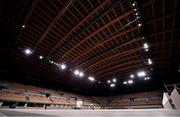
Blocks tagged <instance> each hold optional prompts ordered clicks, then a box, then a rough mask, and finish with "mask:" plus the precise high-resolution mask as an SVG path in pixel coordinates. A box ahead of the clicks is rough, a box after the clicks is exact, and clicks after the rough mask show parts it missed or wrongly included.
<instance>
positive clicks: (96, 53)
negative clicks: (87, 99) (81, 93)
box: [1, 0, 180, 87]
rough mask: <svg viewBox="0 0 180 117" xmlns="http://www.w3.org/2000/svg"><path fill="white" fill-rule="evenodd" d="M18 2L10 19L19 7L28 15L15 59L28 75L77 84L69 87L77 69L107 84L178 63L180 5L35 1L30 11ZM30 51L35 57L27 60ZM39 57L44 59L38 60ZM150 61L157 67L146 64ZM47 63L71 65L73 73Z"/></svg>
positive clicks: (145, 0) (158, 0)
mask: <svg viewBox="0 0 180 117" xmlns="http://www.w3.org/2000/svg"><path fill="white" fill-rule="evenodd" d="M17 1H18V2H17V3H16V2H12V3H13V4H12V6H13V7H12V8H11V12H12V13H11V14H12V15H13V16H14V17H12V18H11V20H12V21H13V19H14V20H15V19H16V18H17V17H16V16H18V17H20V15H19V14H20V11H18V8H19V7H24V8H25V10H26V12H24V14H23V16H22V17H20V18H21V20H19V21H20V23H19V27H18V29H19V30H18V33H17V36H16V41H15V43H14V48H13V49H12V50H11V54H10V57H11V58H13V59H12V61H13V62H14V63H18V64H21V65H20V66H21V68H23V70H24V71H26V72H31V73H35V74H40V75H41V76H42V74H43V76H48V77H47V79H48V78H50V79H51V80H55V81H58V82H61V83H68V84H70V85H74V83H72V82H69V80H70V79H72V78H73V77H74V76H73V73H71V72H72V71H73V70H74V69H80V70H82V71H84V72H85V75H86V76H88V75H93V76H94V77H95V78H96V79H97V81H102V82H103V81H106V80H108V79H111V78H113V77H116V78H117V79H118V80H121V79H122V80H124V79H127V78H128V77H129V75H130V74H131V73H135V72H136V71H137V70H140V69H143V70H146V71H149V72H153V71H151V70H150V69H151V68H156V67H158V68H159V69H162V71H163V70H165V69H167V67H171V66H176V65H178V63H179V62H178V58H179V46H178V43H179V37H180V35H179V22H178V21H179V18H178V16H179V14H180V10H179V4H180V3H179V1H178V0H138V1H135V2H136V4H135V6H133V5H132V4H133V3H134V0H33V1H31V2H28V3H26V6H25V2H24V1H20V0H17ZM2 3H3V2H2ZM4 3H5V1H4ZM27 4H28V5H27ZM16 8H17V9H16ZM2 9H3V8H2ZM19 9H22V8H19ZM134 9H136V10H137V11H135V10H134ZM1 11H3V10H1ZM136 13H138V17H139V18H137V15H136ZM16 20H17V19H16ZM138 24H142V26H138ZM23 25H24V26H25V28H23V27H22V26H23ZM144 43H148V45H149V51H148V52H146V51H145V50H144V48H143V44H144ZM25 48H31V49H32V50H33V54H32V55H31V56H25V55H24V54H23V52H22V51H23V50H24V49H25ZM40 55H42V56H43V57H44V60H39V58H38V57H39V56H40ZM148 58H151V59H152V61H153V65H151V66H150V65H148V64H147V59H148ZM48 60H53V61H55V62H63V63H65V64H67V67H68V71H61V70H60V69H58V68H57V67H56V66H54V65H52V64H50V63H49V62H48ZM13 62H12V64H13ZM49 76H50V77H49ZM76 80H77V79H76ZM76 82H77V83H76V85H80V84H81V82H82V81H81V80H80V81H78V80H77V81H76ZM80 87H81V86H80Z"/></svg>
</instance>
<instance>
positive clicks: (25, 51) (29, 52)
mask: <svg viewBox="0 0 180 117" xmlns="http://www.w3.org/2000/svg"><path fill="white" fill-rule="evenodd" d="M24 53H25V54H26V55H30V54H32V51H31V50H30V49H25V50H24Z"/></svg>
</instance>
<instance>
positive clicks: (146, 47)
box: [107, 1, 152, 87]
mask: <svg viewBox="0 0 180 117" xmlns="http://www.w3.org/2000/svg"><path fill="white" fill-rule="evenodd" d="M132 7H133V10H134V14H135V17H136V19H137V20H138V27H141V26H142V24H141V21H140V13H139V10H138V7H137V2H135V1H134V2H133V4H132ZM142 38H143V39H145V37H142ZM143 48H144V50H145V51H146V52H148V51H149V45H148V44H147V43H144V45H143ZM147 63H148V65H151V64H152V60H151V59H150V58H148V59H147ZM137 76H138V77H139V78H144V80H150V77H148V76H147V73H146V72H145V71H139V72H137ZM130 78H131V79H129V80H126V81H124V82H122V84H123V85H128V84H133V83H134V80H133V79H134V78H135V75H134V74H131V75H130ZM116 81H117V80H116ZM107 83H108V84H109V86H110V87H115V86H116V84H115V83H116V82H113V79H112V81H111V80H107Z"/></svg>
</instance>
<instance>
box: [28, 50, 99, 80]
mask: <svg viewBox="0 0 180 117" xmlns="http://www.w3.org/2000/svg"><path fill="white" fill-rule="evenodd" d="M24 53H25V54H26V55H31V54H32V53H33V52H32V50H31V49H29V48H27V49H25V50H24ZM39 59H40V60H42V59H44V57H43V56H41V55H40V56H39ZM49 63H51V64H54V65H56V66H57V67H59V68H60V69H61V70H65V69H67V65H66V64H65V63H57V62H55V61H53V60H49ZM73 73H74V75H75V76H77V77H80V78H82V77H84V76H85V74H84V72H83V71H80V70H78V69H75V70H74V72H73ZM88 80H89V81H91V82H94V81H95V78H94V77H93V76H89V77H88Z"/></svg>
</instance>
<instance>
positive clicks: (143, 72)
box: [137, 71, 146, 77]
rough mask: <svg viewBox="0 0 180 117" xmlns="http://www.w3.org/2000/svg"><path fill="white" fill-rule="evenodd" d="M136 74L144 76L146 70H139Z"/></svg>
mask: <svg viewBox="0 0 180 117" xmlns="http://www.w3.org/2000/svg"><path fill="white" fill-rule="evenodd" d="M137 75H138V76H139V77H144V76H146V72H145V71H140V72H138V73H137Z"/></svg>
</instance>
